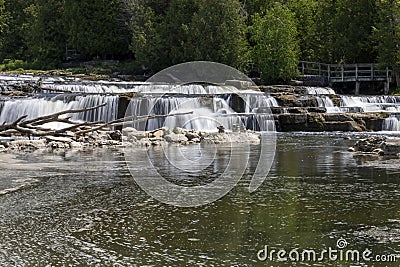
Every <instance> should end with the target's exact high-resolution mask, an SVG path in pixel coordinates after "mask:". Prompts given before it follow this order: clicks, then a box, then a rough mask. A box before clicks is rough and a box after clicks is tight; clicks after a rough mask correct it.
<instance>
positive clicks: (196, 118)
mask: <svg viewBox="0 0 400 267" xmlns="http://www.w3.org/2000/svg"><path fill="white" fill-rule="evenodd" d="M244 98H245V99H244V100H245V103H246V105H245V109H246V113H248V114H237V113H236V112H235V111H234V110H233V109H232V107H231V95H217V96H212V98H205V99H203V98H198V97H185V96H181V97H160V98H156V97H151V96H148V97H143V98H134V99H132V100H131V101H130V103H129V106H128V109H127V114H126V115H127V116H136V117H138V116H143V115H166V114H174V113H175V114H176V113H187V112H193V113H192V114H185V115H178V116H171V117H168V118H158V119H149V120H148V121H147V122H135V123H133V124H132V125H131V126H132V127H134V128H136V129H140V130H147V131H151V130H155V129H158V128H161V127H167V128H170V129H171V128H174V127H181V128H185V129H188V130H191V129H196V130H202V131H216V129H217V127H218V126H220V125H223V126H224V128H225V129H227V130H234V129H235V128H236V127H238V126H240V125H242V126H243V127H242V128H248V129H253V130H262V131H266V130H271V129H274V127H272V124H273V123H274V121H273V117H272V116H270V115H269V114H264V113H257V112H258V109H259V108H260V107H270V106H272V105H277V102H276V100H275V99H274V98H272V97H266V96H265V95H263V94H261V93H258V94H246V95H244Z"/></svg>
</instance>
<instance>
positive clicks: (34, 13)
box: [26, 0, 67, 69]
mask: <svg viewBox="0 0 400 267" xmlns="http://www.w3.org/2000/svg"><path fill="white" fill-rule="evenodd" d="M63 7H64V3H63V1H59V0H36V3H35V4H31V5H30V6H29V7H28V8H26V13H27V14H29V15H30V16H29V18H30V21H31V22H30V24H29V31H27V34H26V45H27V52H26V55H27V58H28V59H29V60H30V61H31V62H33V63H34V64H33V66H34V67H35V68H40V69H46V68H54V67H55V66H56V65H57V64H58V63H59V62H61V60H62V58H63V56H64V51H65V47H66V40H67V36H66V33H65V23H64V9H63Z"/></svg>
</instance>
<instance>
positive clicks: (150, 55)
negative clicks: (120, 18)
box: [129, 0, 165, 70]
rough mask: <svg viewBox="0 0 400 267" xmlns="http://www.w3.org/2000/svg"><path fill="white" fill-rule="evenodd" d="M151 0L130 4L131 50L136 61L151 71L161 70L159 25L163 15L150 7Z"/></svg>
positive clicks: (162, 50)
mask: <svg viewBox="0 0 400 267" xmlns="http://www.w3.org/2000/svg"><path fill="white" fill-rule="evenodd" d="M151 3H152V1H151V0H133V1H132V2H131V4H130V11H131V14H132V15H131V16H132V17H131V20H130V22H129V27H130V30H131V32H132V40H131V46H130V48H131V50H132V52H133V54H134V56H135V59H136V61H138V62H139V63H140V64H142V65H145V66H147V67H150V68H152V69H155V70H157V69H162V68H163V67H164V66H163V62H162V61H163V56H164V55H165V54H164V53H165V50H164V46H163V45H162V36H161V32H160V29H159V25H162V23H163V18H164V17H163V15H162V14H160V13H156V10H155V9H153V8H152V7H151Z"/></svg>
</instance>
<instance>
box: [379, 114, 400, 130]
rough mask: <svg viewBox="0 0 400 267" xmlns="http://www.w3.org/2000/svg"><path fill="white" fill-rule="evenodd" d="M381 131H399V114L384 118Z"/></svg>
mask: <svg viewBox="0 0 400 267" xmlns="http://www.w3.org/2000/svg"><path fill="white" fill-rule="evenodd" d="M382 130H383V131H396V132H399V131H400V115H392V116H390V117H389V118H387V119H385V121H384V122H383V126H382Z"/></svg>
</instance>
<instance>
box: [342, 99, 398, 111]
mask: <svg viewBox="0 0 400 267" xmlns="http://www.w3.org/2000/svg"><path fill="white" fill-rule="evenodd" d="M340 98H341V100H342V101H341V107H344V108H348V107H353V108H354V107H358V108H361V110H362V111H363V112H381V111H387V112H400V97H398V96H340Z"/></svg>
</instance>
